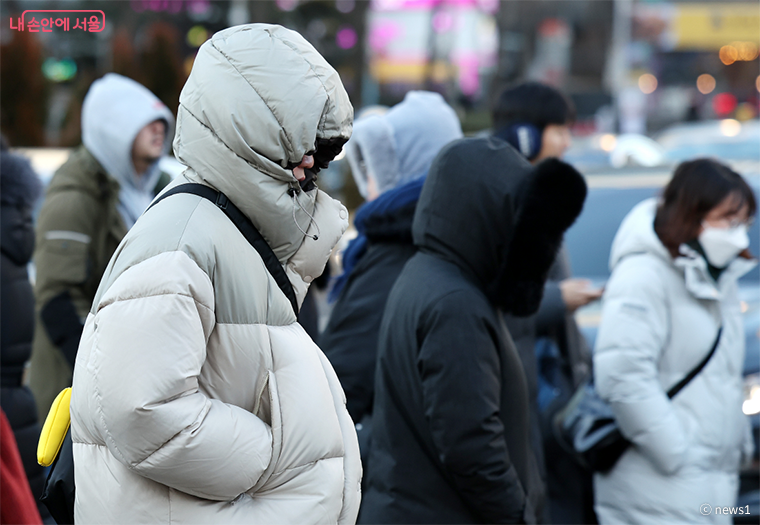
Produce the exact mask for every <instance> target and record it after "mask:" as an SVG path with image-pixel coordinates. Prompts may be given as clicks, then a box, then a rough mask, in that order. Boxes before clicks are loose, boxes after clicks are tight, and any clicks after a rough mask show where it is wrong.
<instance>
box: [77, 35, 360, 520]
mask: <svg viewBox="0 0 760 525" xmlns="http://www.w3.org/2000/svg"><path fill="white" fill-rule="evenodd" d="M352 121H353V108H352V107H351V103H350V101H349V99H348V95H347V93H346V91H345V89H344V88H343V85H342V84H341V82H340V77H339V76H338V73H337V72H336V71H335V70H334V69H333V68H332V67H331V66H330V65H329V64H328V63H327V61H326V60H325V59H324V58H323V57H322V56H321V55H319V53H317V51H316V50H315V49H314V48H313V47H312V46H311V45H310V44H309V43H308V42H307V41H306V40H305V39H304V38H303V37H301V36H300V35H299V34H298V33H295V32H293V31H290V30H287V29H285V28H282V27H280V26H275V25H266V24H248V25H242V26H236V27H231V28H228V29H225V30H223V31H220V32H218V33H216V34H215V35H214V36H213V37H212V38H211V39H209V40H208V41H206V42H205V43H204V44H203V45H202V46H201V48H200V50H199V51H198V55H197V57H196V59H195V62H194V64H193V69H192V72H191V73H190V77H189V78H188V80H187V83H186V84H185V86H184V88H183V89H182V93H181V95H180V105H179V111H178V117H177V133H176V136H175V139H174V151H175V153H176V155H177V158H178V160H179V161H180V162H182V163H183V164H184V165H185V166H187V169H186V170H185V171H184V173H183V175H182V176H180V177H178V178H177V179H176V180H175V181H174V182H172V184H170V186H169V187H167V190H166V192H169V191H171V190H172V189H174V188H177V187H179V186H180V185H183V184H188V183H193V184H196V185H200V186H201V187H204V188H205V190H208V191H212V192H213V191H214V190H216V191H219V192H221V194H223V195H225V196H226V200H224V199H222V198H221V197H219V196H217V197H216V198H215V200H214V201H210V200H207V199H205V198H203V197H200V196H198V195H194V194H189V193H179V194H175V195H170V196H166V193H165V194H163V195H164V196H166V197H165V198H163V199H162V200H160V201H156V202H155V204H153V206H152V207H151V208H150V209H148V211H147V212H146V213H145V214H143V215H142V216H141V217H140V219H139V220H138V221H137V222H136V223H135V225H134V227H133V228H132V229H131V230H130V231H129V233H128V234H127V235H126V237H125V238H124V240H123V241H122V243H121V245H120V246H119V249H118V250H117V251H116V253H115V255H114V257H113V258H112V259H111V261H110V263H109V266H108V268H107V270H106V272H105V274H104V276H103V280H102V281H101V284H100V287H99V288H98V292H97V294H96V297H95V300H94V302H93V304H92V308H91V309H90V312H89V314H88V316H87V321H86V323H85V328H84V332H83V335H82V342H81V344H80V346H79V352H78V354H77V362H76V367H75V369H74V382H73V387H72V397H71V437H72V442H73V454H74V469H75V479H76V484H77V487H76V489H77V490H76V503H75V509H74V513H75V518H76V521H77V523H225V524H229V523H293V524H306V523H340V524H350V523H353V522H354V521H355V519H356V516H357V513H358V509H359V501H360V499H361V489H360V484H361V462H360V459H359V446H358V443H357V438H356V432H355V430H354V426H353V422H352V421H351V418H350V416H349V415H348V412H347V411H346V407H345V397H344V395H343V391H342V390H341V388H340V383H339V381H338V378H337V377H336V376H335V372H334V371H333V369H332V367H331V366H330V363H329V361H328V360H327V358H326V357H325V356H324V354H323V353H322V352H321V351H320V349H319V348H318V347H317V346H316V345H315V344H314V342H313V341H312V340H311V339H310V338H309V336H308V335H307V333H306V332H305V331H304V329H303V328H302V327H301V325H299V324H298V322H297V309H298V307H299V306H300V304H301V303H302V301H303V299H304V296H305V295H306V293H307V291H308V289H309V284H310V283H311V282H312V281H313V280H314V278H315V277H317V276H319V275H320V273H321V272H322V271H323V269H324V267H325V264H326V262H327V259H328V257H329V256H330V253H331V251H332V249H333V247H334V246H335V244H336V243H337V242H338V239H339V238H340V236H341V235H342V234H343V232H344V231H345V229H346V228H347V227H348V212H347V210H346V209H345V208H344V207H343V205H341V204H340V203H339V202H338V201H335V200H333V199H331V198H330V197H329V196H328V195H327V194H325V193H324V192H322V191H319V190H318V189H317V188H316V187H315V186H314V185H313V184H309V179H312V181H313V175H314V173H315V172H314V171H313V170H312V169H311V168H315V167H322V168H323V167H326V165H327V162H329V161H330V160H331V159H332V158H333V157H334V156H335V155H336V154H337V153H338V152H339V151H340V146H342V144H343V143H345V141H346V140H347V139H348V138H349V137H350V135H351V128H352ZM315 164H317V166H315ZM159 197H160V196H159ZM216 203H218V205H217V204H216ZM229 203H231V204H232V205H234V207H236V208H237V209H238V210H239V211H240V213H241V215H242V216H243V217H244V218H245V220H246V221H250V222H246V224H252V226H253V227H255V229H256V230H258V232H259V233H260V235H261V237H262V238H263V241H264V242H265V244H266V245H268V247H269V249H271V258H268V261H269V262H268V263H267V262H265V259H264V258H263V257H262V255H260V252H259V251H258V250H257V249H255V248H254V247H253V246H252V245H251V244H250V243H249V242H248V240H247V238H246V237H245V236H244V235H243V234H242V233H241V231H240V230H238V228H237V226H236V224H235V223H233V222H232V221H231V220H230V219H229V218H228V216H227V215H226V214H225V213H224V212H223V211H222V210H224V209H228V210H229V209H230V206H229ZM220 208H221V209H220ZM277 265H279V266H280V271H275V272H274V274H280V275H282V274H284V276H283V277H284V282H283V281H278V280H276V278H275V276H274V274H273V273H270V271H269V268H277ZM287 287H292V292H293V293H288V295H291V296H292V297H293V302H291V301H290V300H289V298H288V295H286V292H285V291H283V290H287V289H288V288H287Z"/></svg>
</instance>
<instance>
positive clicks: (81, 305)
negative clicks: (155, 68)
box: [29, 73, 174, 420]
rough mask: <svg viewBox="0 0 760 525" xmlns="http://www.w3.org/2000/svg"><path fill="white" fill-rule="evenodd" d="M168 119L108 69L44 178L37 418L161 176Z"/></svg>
mask: <svg viewBox="0 0 760 525" xmlns="http://www.w3.org/2000/svg"><path fill="white" fill-rule="evenodd" d="M173 126H174V116H173V115H172V113H171V112H170V111H169V109H168V108H167V107H166V106H165V105H164V104H163V103H162V102H161V101H160V100H159V99H158V98H157V97H156V96H155V95H153V93H151V92H150V91H149V90H148V89H147V88H145V87H144V86H142V85H141V84H138V83H137V82H135V81H134V80H131V79H129V78H126V77H123V76H121V75H116V74H114V73H109V74H107V75H105V76H104V77H103V78H101V79H99V80H96V81H95V82H93V84H92V86H91V87H90V90H89V91H88V92H87V95H86V96H85V99H84V105H83V107H82V146H81V147H79V148H78V149H77V150H75V151H74V152H73V153H72V154H71V155H70V156H69V159H68V160H67V161H66V162H65V163H64V164H63V165H62V166H61V167H60V168H59V169H58V171H57V172H56V173H55V175H54V176H53V179H52V181H51V182H50V186H49V187H48V190H47V194H46V196H45V202H44V203H43V205H42V209H41V210H40V214H39V219H38V221H37V227H36V246H35V252H34V261H35V266H36V270H37V274H36V284H35V288H34V295H35V301H36V315H37V323H36V326H35V332H34V342H33V345H32V347H33V349H32V360H31V365H30V369H29V384H30V387H31V389H32V391H33V392H34V396H35V399H36V401H37V410H38V413H39V415H40V418H42V419H43V420H44V418H45V416H46V415H47V413H48V410H49V408H50V405H51V404H52V402H53V399H55V396H56V395H58V393H59V392H60V391H61V390H62V389H64V388H66V387H67V386H70V385H71V373H72V369H73V367H74V360H75V357H76V352H77V346H78V345H79V338H80V336H81V334H82V325H83V324H84V318H85V317H86V316H87V311H88V309H89V308H90V305H91V304H92V300H93V298H94V297H95V290H97V287H98V284H99V283H100V278H101V276H102V275H103V272H104V271H105V269H106V265H107V264H108V260H109V259H110V258H111V255H113V253H114V251H115V250H116V247H117V246H118V245H119V242H121V240H122V239H123V238H124V235H125V234H126V233H127V230H128V229H129V228H131V227H132V225H133V224H134V223H135V221H136V220H137V218H138V217H139V216H140V214H141V213H142V212H143V211H145V208H147V206H148V204H150V201H151V200H152V199H153V197H155V195H156V192H157V191H159V190H160V189H161V188H163V187H164V186H166V184H167V183H168V182H169V180H170V178H169V176H168V175H166V174H164V173H163V172H162V171H161V170H160V169H159V166H158V160H159V158H160V157H161V155H163V154H165V153H166V152H167V151H168V149H169V143H170V139H171V136H172V128H173Z"/></svg>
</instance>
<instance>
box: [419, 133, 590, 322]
mask: <svg viewBox="0 0 760 525" xmlns="http://www.w3.org/2000/svg"><path fill="white" fill-rule="evenodd" d="M462 174H467V176H466V177H463V176H462ZM585 198H586V184H585V182H584V180H583V177H582V176H581V175H580V174H579V173H578V172H577V171H576V170H575V169H573V168H572V167H571V166H569V165H568V164H565V163H564V162H562V161H560V160H557V159H548V160H546V161H544V162H542V163H540V164H539V165H538V166H535V167H534V166H532V165H531V164H530V163H529V162H528V161H527V160H525V157H523V156H522V155H520V154H519V153H518V152H517V151H516V150H515V149H514V148H512V147H511V146H510V145H509V144H507V143H506V142H504V141H503V140H501V139H498V138H493V137H481V138H469V139H462V140H458V141H456V142H453V143H452V144H450V145H449V146H446V147H445V148H444V149H443V150H442V151H441V153H440V154H439V155H438V157H437V158H436V159H435V160H434V161H433V165H432V166H431V168H430V173H429V174H428V177H427V181H426V183H425V186H424V187H423V189H422V194H421V195H420V200H419V202H418V204H417V211H416V213H415V217H414V224H413V227H412V233H413V236H414V243H415V244H416V245H417V246H419V247H420V249H421V250H423V251H426V252H428V253H433V254H435V255H436V256H438V257H441V258H443V259H445V260H448V261H450V262H453V263H454V264H456V265H458V266H459V267H460V268H462V269H463V271H464V273H465V274H466V275H468V276H469V277H470V278H471V279H473V280H474V282H476V284H478V285H479V287H480V288H481V289H483V291H484V292H485V293H486V294H487V295H488V296H489V298H490V299H491V301H492V302H493V303H494V304H495V305H497V306H499V307H500V308H502V309H503V310H504V311H506V312H510V313H513V314H514V315H520V316H524V315H531V314H532V313H534V312H535V311H536V310H537V309H538V305H539V304H540V302H541V296H542V294H543V286H544V282H545V281H546V276H547V274H548V272H549V268H550V267H551V264H552V263H553V261H554V258H555V257H556V254H557V251H558V250H559V246H560V244H561V242H562V235H563V234H564V232H565V230H566V229H567V228H568V227H569V226H570V225H571V224H572V223H573V221H575V219H576V217H577V216H578V214H579V213H580V211H581V208H582V207H583V201H584V200H585Z"/></svg>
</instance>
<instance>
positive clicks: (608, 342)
mask: <svg viewBox="0 0 760 525" xmlns="http://www.w3.org/2000/svg"><path fill="white" fill-rule="evenodd" d="M656 208H657V201H656V200H655V199H650V200H647V201H644V202H642V203H641V204H639V205H637V206H636V207H635V208H634V209H633V210H632V211H631V212H630V213H629V214H628V216H627V217H626V218H625V220H624V221H623V223H622V225H621V226H620V229H619V230H618V233H617V235H616V236H615V240H614V241H613V243H612V250H611V255H610V266H611V267H612V275H611V277H610V280H609V281H608V282H607V286H606V289H605V292H604V303H603V307H602V321H601V324H600V327H599V335H598V336H597V340H596V347H595V349H594V381H595V385H596V388H597V390H598V392H599V395H600V396H601V397H602V398H603V399H605V400H606V401H607V402H608V403H610V406H611V408H612V410H613V412H614V413H615V416H616V418H617V422H618V424H619V426H620V429H621V431H622V433H623V435H624V436H626V437H627V438H628V439H630V440H631V441H632V442H633V446H632V447H631V448H630V449H629V450H628V451H627V452H626V453H625V454H623V456H622V457H621V458H620V460H619V461H618V462H617V463H616V464H615V466H614V467H613V468H612V470H610V471H609V472H608V473H606V474H599V473H597V474H595V475H594V502H595V508H596V513H597V516H598V518H599V522H600V523H602V524H604V525H607V524H619V523H629V524H634V523H640V524H647V525H649V524H663V525H665V524H668V525H670V524H674V523H705V524H707V523H726V524H729V523H731V516H728V515H721V514H717V513H714V514H709V513H704V512H700V507H701V506H702V505H704V504H707V505H711V506H713V507H718V506H720V507H724V506H734V505H736V497H737V492H738V488H739V485H738V484H739V468H740V464H741V462H742V459H743V458H742V456H744V459H746V458H748V457H751V454H752V449H753V445H752V436H751V434H750V432H749V428H750V427H749V420H748V419H747V417H746V416H745V415H744V414H743V413H742V399H743V394H742V366H743V363H744V346H745V342H744V337H745V336H744V328H743V326H742V316H741V311H740V309H739V297H738V291H737V280H738V278H739V277H740V276H741V275H743V274H744V273H746V272H748V271H749V270H751V269H752V268H753V267H754V265H755V264H756V263H755V261H752V260H747V259H743V258H737V259H735V260H734V261H733V262H732V263H731V264H730V265H729V266H728V268H726V270H724V272H723V273H722V274H721V276H720V278H719V279H718V281H717V283H716V282H715V281H714V280H713V278H712V277H710V275H709V273H708V271H707V264H706V262H705V260H704V258H703V257H702V256H700V255H699V254H698V253H697V252H696V251H694V250H692V249H690V248H689V247H688V246H687V245H682V246H681V248H680V252H681V253H680V255H679V257H677V258H675V259H673V258H672V257H671V256H670V253H669V252H668V251H667V249H666V248H665V246H664V245H663V244H662V242H660V240H659V238H658V237H657V234H656V233H655V231H654V226H653V225H654V217H655V212H656ZM720 326H722V327H723V332H722V333H721V337H720V342H719V344H718V347H717V348H716V350H715V354H714V355H713V356H712V357H711V358H710V361H709V362H708V363H707V365H705V367H704V369H702V371H700V372H699V374H698V375H697V376H696V377H694V379H693V380H692V381H691V382H689V384H688V385H686V387H684V389H683V390H682V391H680V392H679V393H678V394H677V395H676V396H675V397H674V398H673V399H668V397H667V395H666V392H667V391H668V389H670V388H671V387H672V386H673V385H675V384H677V383H678V382H679V381H680V380H681V379H683V378H684V377H686V375H687V374H688V373H689V372H690V371H691V370H692V369H694V367H695V366H696V365H697V364H698V363H699V362H700V361H701V360H702V359H704V357H705V356H706V355H707V354H708V353H709V351H710V349H711V347H712V345H713V343H714V341H715V338H716V335H717V332H718V328H719V327H720Z"/></svg>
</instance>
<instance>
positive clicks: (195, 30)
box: [187, 26, 208, 47]
mask: <svg viewBox="0 0 760 525" xmlns="http://www.w3.org/2000/svg"><path fill="white" fill-rule="evenodd" d="M206 40H208V31H207V30H206V28H205V27H203V26H193V27H191V28H190V31H188V32H187V45H189V46H190V47H200V46H201V45H203V42H205V41H206Z"/></svg>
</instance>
